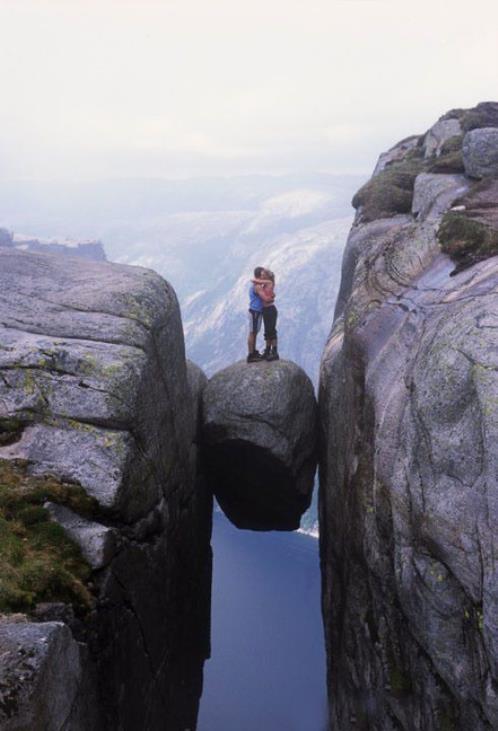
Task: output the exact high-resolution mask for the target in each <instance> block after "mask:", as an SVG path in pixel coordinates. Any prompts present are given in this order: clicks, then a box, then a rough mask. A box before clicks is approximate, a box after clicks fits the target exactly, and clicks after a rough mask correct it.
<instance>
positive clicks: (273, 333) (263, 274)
mask: <svg viewBox="0 0 498 731" xmlns="http://www.w3.org/2000/svg"><path fill="white" fill-rule="evenodd" d="M274 302H275V275H274V274H273V272H271V271H270V270H269V269H265V268H264V267H256V269H255V270H254V279H251V286H250V288H249V336H248V338H247V347H248V350H249V354H248V356H247V362H248V363H257V362H258V361H260V360H278V351H277V315H278V312H277V308H276V307H275V305H274ZM261 322H264V324H265V342H266V348H265V351H264V353H263V354H261V353H259V352H258V351H257V350H256V337H257V334H258V333H259V331H260V329H261Z"/></svg>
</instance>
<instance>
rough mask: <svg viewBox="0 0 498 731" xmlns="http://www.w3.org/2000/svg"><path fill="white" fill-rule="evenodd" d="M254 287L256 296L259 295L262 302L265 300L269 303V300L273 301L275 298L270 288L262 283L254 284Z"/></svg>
mask: <svg viewBox="0 0 498 731" xmlns="http://www.w3.org/2000/svg"><path fill="white" fill-rule="evenodd" d="M254 289H255V291H256V294H257V295H258V297H261V299H262V300H263V302H266V303H267V304H269V303H270V302H273V301H274V299H275V293H274V292H273V290H272V289H270V288H268V289H267V288H266V287H265V285H264V284H255V285H254Z"/></svg>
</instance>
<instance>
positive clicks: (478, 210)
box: [319, 103, 498, 731]
mask: <svg viewBox="0 0 498 731" xmlns="http://www.w3.org/2000/svg"><path fill="white" fill-rule="evenodd" d="M497 128H498V104H493V103H488V104H482V105H479V106H478V107H476V108H475V109H472V110H456V111H453V112H450V113H449V114H447V115H445V116H444V117H442V118H441V120H439V121H438V122H437V123H436V124H435V125H434V127H432V128H431V130H429V131H428V132H427V133H426V134H425V135H421V136H418V137H412V138H409V139H408V140H403V141H402V142H401V143H400V144H398V145H396V146H395V147H394V148H393V149H392V150H390V151H389V152H388V153H385V154H384V155H382V156H381V157H380V159H379V163H378V165H377V167H376V170H375V172H374V176H373V178H372V179H371V181H369V182H368V183H367V184H366V185H365V186H364V187H363V188H362V189H361V190H360V191H359V192H358V194H357V195H356V196H355V199H354V205H355V206H356V208H357V215H356V220H355V224H354V225H353V228H352V230H351V234H350V237H349V240H348V243H347V246H346V250H345V254H344V260H343V272H342V285H341V291H340V295H339V299H338V302H337V308H336V313H335V321H334V325H333V328H332V332H331V334H330V337H329V340H328V343H327V346H326V349H325V352H324V355H323V359H322V364H321V383H320V399H319V401H320V423H321V431H322V448H321V461H320V469H321V485H320V522H321V531H320V535H321V538H320V549H321V562H322V576H323V598H322V607H323V617H324V624H325V631H326V645H327V653H328V685H329V696H330V707H331V711H330V724H331V728H332V729H334V730H336V731H347V730H348V729H376V730H378V731H381V730H382V731H388V730H389V729H400V728H402V729H407V730H408V729H414V730H415V729H424V731H436V730H439V731H440V730H442V729H444V730H449V729H458V730H460V731H464V730H465V731H467V730H468V729H472V730H473V731H481V730H482V731H483V730H484V729H492V728H498V622H497V617H498V613H497V610H498V581H497V567H496V555H497V549H498V543H497V541H498V538H497V534H496V529H495V528H496V521H497V519H498V483H497V464H496V458H497V454H498V450H497V437H498V378H497V372H498V335H497V334H498V256H497V254H498V248H497V242H498V225H497V222H498V188H497V181H496V177H495V176H497V174H498V169H497V165H496V160H497V159H498V158H497V155H498V140H497Z"/></svg>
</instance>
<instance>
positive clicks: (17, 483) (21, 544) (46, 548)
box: [0, 459, 96, 613]
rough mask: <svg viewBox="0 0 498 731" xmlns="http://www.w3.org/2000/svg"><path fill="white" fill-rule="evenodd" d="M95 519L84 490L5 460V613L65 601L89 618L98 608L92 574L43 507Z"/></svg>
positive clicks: (0, 467) (0, 489)
mask: <svg viewBox="0 0 498 731" xmlns="http://www.w3.org/2000/svg"><path fill="white" fill-rule="evenodd" d="M47 500H50V501H52V502H57V503H61V504H64V505H67V506H68V507H70V508H71V509H73V510H75V511H77V512H79V513H83V514H86V515H93V514H94V513H95V510H96V503H95V501H94V500H93V499H92V498H89V497H88V496H87V495H86V493H85V492H84V490H83V489H82V488H81V487H80V486H78V485H71V484H68V483H63V482H60V481H58V480H56V479H55V478H54V477H51V476H46V477H34V476H32V475H29V474H28V473H27V464H26V463H25V462H23V461H21V460H17V461H9V460H3V459H0V612H18V611H25V612H29V611H30V610H31V609H33V608H34V606H35V605H36V604H37V603H39V602H55V601H63V602H66V603H71V604H73V606H74V607H75V609H76V610H77V611H79V612H80V613H84V612H85V611H87V610H88V609H89V608H90V607H91V606H92V605H93V597H92V595H91V592H90V591H89V589H88V587H87V582H88V581H89V579H90V575H91V568H90V566H89V565H88V563H87V562H86V561H85V560H84V558H83V556H82V554H81V551H80V549H79V547H78V546H76V544H74V543H73V542H72V541H71V540H70V539H69V538H68V536H67V534H66V533H65V531H64V530H63V528H62V527H61V526H60V525H58V524H57V523H55V522H53V521H52V520H51V518H50V514H49V513H48V511H47V510H46V509H45V508H44V507H43V504H44V503H45V502H46V501H47Z"/></svg>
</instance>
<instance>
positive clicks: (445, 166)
mask: <svg viewBox="0 0 498 731" xmlns="http://www.w3.org/2000/svg"><path fill="white" fill-rule="evenodd" d="M462 145H463V135H455V136H454V137H450V138H449V139H448V140H446V142H445V143H444V144H443V146H442V147H441V153H440V155H439V156H438V157H435V158H431V159H430V160H429V161H428V164H427V172H428V173H447V174H458V173H465V167H464V164H463V155H462Z"/></svg>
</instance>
